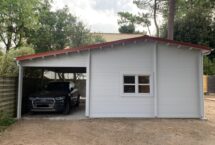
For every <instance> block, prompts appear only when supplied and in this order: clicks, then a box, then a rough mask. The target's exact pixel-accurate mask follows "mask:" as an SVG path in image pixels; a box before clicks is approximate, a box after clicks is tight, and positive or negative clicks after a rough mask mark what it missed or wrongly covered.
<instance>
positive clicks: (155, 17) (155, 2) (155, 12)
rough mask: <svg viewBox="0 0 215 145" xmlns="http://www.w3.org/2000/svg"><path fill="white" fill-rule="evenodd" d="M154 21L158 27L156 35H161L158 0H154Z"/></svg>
mask: <svg viewBox="0 0 215 145" xmlns="http://www.w3.org/2000/svg"><path fill="white" fill-rule="evenodd" d="M153 18H154V23H155V28H156V36H157V37H159V35H160V34H159V26H158V23H157V0H154V16H153Z"/></svg>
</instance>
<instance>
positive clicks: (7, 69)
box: [0, 47, 34, 76]
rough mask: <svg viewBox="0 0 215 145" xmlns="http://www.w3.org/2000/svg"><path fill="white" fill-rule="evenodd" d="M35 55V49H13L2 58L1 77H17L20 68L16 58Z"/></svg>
mask: <svg viewBox="0 0 215 145" xmlns="http://www.w3.org/2000/svg"><path fill="white" fill-rule="evenodd" d="M33 53H34V49H32V48H30V47H20V48H15V49H11V50H9V51H8V53H6V54H4V55H2V56H0V76H17V75H18V67H17V64H16V61H15V60H14V58H16V57H18V56H23V55H28V54H33Z"/></svg>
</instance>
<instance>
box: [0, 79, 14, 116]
mask: <svg viewBox="0 0 215 145" xmlns="http://www.w3.org/2000/svg"><path fill="white" fill-rule="evenodd" d="M16 94H17V78H16V77H0V111H4V112H7V113H8V115H10V116H14V115H15V112H16Z"/></svg>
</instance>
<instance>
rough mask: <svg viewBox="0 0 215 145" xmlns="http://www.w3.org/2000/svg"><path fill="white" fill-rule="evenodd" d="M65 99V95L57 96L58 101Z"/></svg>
mask: <svg viewBox="0 0 215 145" xmlns="http://www.w3.org/2000/svg"><path fill="white" fill-rule="evenodd" d="M64 99H65V96H60V97H55V100H57V101H61V100H64Z"/></svg>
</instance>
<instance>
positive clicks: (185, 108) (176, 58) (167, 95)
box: [158, 44, 200, 118]
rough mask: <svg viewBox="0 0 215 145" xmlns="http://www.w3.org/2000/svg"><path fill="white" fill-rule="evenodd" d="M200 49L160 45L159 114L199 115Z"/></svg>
mask: <svg viewBox="0 0 215 145" xmlns="http://www.w3.org/2000/svg"><path fill="white" fill-rule="evenodd" d="M199 53H200V52H199V51H197V50H189V49H186V48H176V47H174V46H167V45H161V44H160V45H159V48H158V116H159V117H197V118H198V117H199V116H200V99H199V98H200V96H199V88H198V83H199V82H198V55H199Z"/></svg>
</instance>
